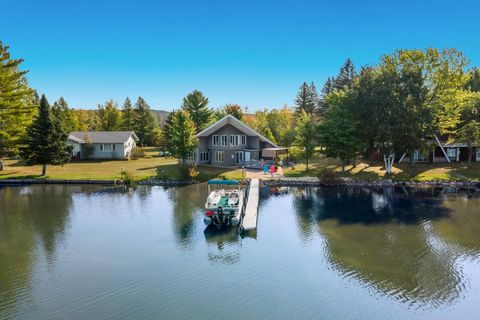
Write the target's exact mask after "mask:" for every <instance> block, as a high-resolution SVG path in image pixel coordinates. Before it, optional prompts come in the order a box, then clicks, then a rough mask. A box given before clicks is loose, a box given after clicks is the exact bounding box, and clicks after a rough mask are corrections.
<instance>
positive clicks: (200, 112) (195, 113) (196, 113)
mask: <svg viewBox="0 0 480 320" xmlns="http://www.w3.org/2000/svg"><path fill="white" fill-rule="evenodd" d="M182 109H183V110H185V111H187V112H188V113H189V114H190V116H191V118H192V121H193V123H194V124H195V127H196V128H197V132H199V131H202V130H203V129H205V127H206V126H207V124H208V123H209V122H210V118H211V116H212V113H213V112H212V110H210V109H209V108H208V98H207V97H205V96H204V95H203V93H202V92H200V91H198V90H193V91H192V92H191V93H189V94H188V95H187V96H186V97H185V98H183V104H182Z"/></svg>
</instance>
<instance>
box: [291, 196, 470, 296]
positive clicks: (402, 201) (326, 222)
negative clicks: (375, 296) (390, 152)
mask: <svg viewBox="0 0 480 320" xmlns="http://www.w3.org/2000/svg"><path fill="white" fill-rule="evenodd" d="M292 192H293V193H294V200H293V201H294V208H295V211H296V216H297V219H296V220H297V224H298V229H299V230H300V232H301V233H303V237H305V238H308V237H310V236H311V234H312V232H316V231H318V232H319V233H320V234H321V235H322V236H323V237H324V239H325V241H326V252H325V257H326V258H327V260H329V261H330V263H331V266H332V268H334V269H336V270H338V271H339V273H340V274H341V275H343V276H345V277H353V278H356V279H357V280H360V281H363V282H366V283H368V284H369V285H372V286H374V287H375V288H376V289H377V290H379V291H380V292H382V293H383V294H388V295H391V296H394V297H397V298H398V299H400V300H405V301H410V302H413V301H415V303H433V304H434V305H435V304H442V303H447V302H449V301H452V300H454V299H456V298H457V297H458V296H459V295H460V292H461V291H462V290H463V285H462V281H461V278H462V274H461V271H460V270H457V269H456V268H455V261H456V258H457V255H455V254H454V253H452V251H451V250H448V248H447V247H445V243H443V242H442V241H440V240H439V238H438V236H437V234H436V233H434V228H432V225H433V226H437V225H438V226H445V225H448V221H450V220H451V219H450V218H451V216H452V211H453V210H454V208H452V207H449V205H446V204H445V202H444V198H443V197H442V190H438V189H428V190H407V189H395V190H394V189H392V188H386V189H378V190H372V189H360V188H359V189H354V188H319V189H308V188H307V189H292ZM466 206H468V207H469V208H471V210H473V207H475V205H474V204H473V203H470V204H469V205H466ZM472 212H473V211H472ZM444 218H449V219H444ZM436 228H437V227H435V229H436ZM459 231H460V230H455V231H454V232H452V233H453V234H455V235H457V233H461V232H459ZM439 235H440V234H439ZM440 236H441V235H440Z"/></svg>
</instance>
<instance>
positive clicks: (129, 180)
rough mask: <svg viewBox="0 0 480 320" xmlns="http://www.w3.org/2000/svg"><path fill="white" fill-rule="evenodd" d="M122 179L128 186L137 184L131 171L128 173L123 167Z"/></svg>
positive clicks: (121, 171)
mask: <svg viewBox="0 0 480 320" xmlns="http://www.w3.org/2000/svg"><path fill="white" fill-rule="evenodd" d="M120 180H122V181H123V182H124V183H125V184H126V185H127V186H132V185H134V184H135V181H134V180H133V178H132V176H131V175H130V173H128V171H127V170H125V169H123V168H122V169H121V170H120Z"/></svg>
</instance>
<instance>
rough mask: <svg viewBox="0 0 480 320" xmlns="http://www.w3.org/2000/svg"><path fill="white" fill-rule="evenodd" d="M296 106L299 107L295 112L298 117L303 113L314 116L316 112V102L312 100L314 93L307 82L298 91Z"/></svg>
mask: <svg viewBox="0 0 480 320" xmlns="http://www.w3.org/2000/svg"><path fill="white" fill-rule="evenodd" d="M295 105H296V106H297V108H296V110H295V112H296V114H297V116H298V115H300V114H301V112H302V111H304V112H305V113H307V114H309V115H313V113H314V112H315V101H313V99H312V92H311V91H310V87H309V86H308V84H307V83H306V82H304V83H303V84H302V85H301V86H300V89H299V91H298V94H297V98H296V99H295Z"/></svg>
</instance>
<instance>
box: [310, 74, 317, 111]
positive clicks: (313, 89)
mask: <svg viewBox="0 0 480 320" xmlns="http://www.w3.org/2000/svg"><path fill="white" fill-rule="evenodd" d="M309 89H310V95H311V96H312V102H313V110H312V114H314V113H316V112H317V111H318V108H320V96H319V95H318V91H317V87H316V86H315V84H314V83H313V81H312V82H311V83H310V86H309Z"/></svg>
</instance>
